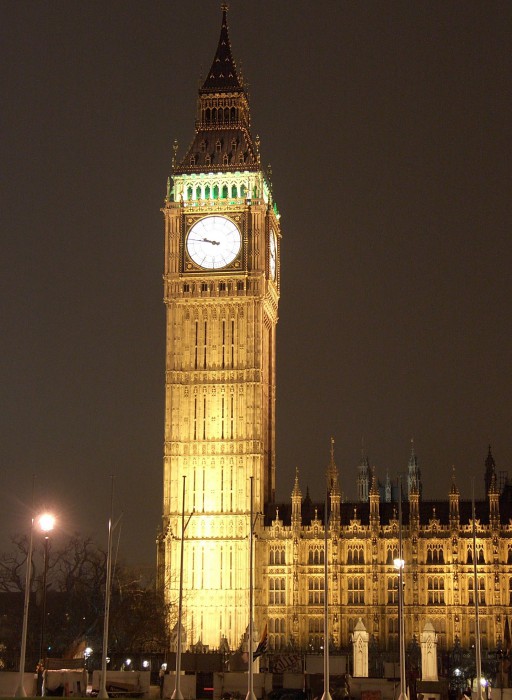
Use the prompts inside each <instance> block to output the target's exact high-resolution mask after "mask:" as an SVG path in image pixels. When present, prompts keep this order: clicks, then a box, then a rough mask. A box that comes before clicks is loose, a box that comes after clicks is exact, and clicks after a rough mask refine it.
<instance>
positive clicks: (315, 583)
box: [308, 576, 324, 605]
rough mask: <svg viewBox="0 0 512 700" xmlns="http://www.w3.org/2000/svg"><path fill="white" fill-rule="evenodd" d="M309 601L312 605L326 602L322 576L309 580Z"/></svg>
mask: <svg viewBox="0 0 512 700" xmlns="http://www.w3.org/2000/svg"><path fill="white" fill-rule="evenodd" d="M308 603H309V604H310V605H323V604H324V580H323V578H321V577H320V576H317V577H315V578H310V579H309V581H308Z"/></svg>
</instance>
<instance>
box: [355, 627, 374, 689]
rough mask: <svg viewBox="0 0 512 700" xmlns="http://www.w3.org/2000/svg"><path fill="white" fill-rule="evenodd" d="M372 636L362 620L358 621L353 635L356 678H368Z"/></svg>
mask: <svg viewBox="0 0 512 700" xmlns="http://www.w3.org/2000/svg"><path fill="white" fill-rule="evenodd" d="M369 637H370V635H369V634H368V632H367V631H366V627H365V626H364V624H363V621H362V620H361V618H359V620H358V621H357V624H356V626H355V627H354V632H353V633H352V650H353V658H354V663H353V668H354V678H368V639H369Z"/></svg>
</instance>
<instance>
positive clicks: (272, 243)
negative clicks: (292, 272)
mask: <svg viewBox="0 0 512 700" xmlns="http://www.w3.org/2000/svg"><path fill="white" fill-rule="evenodd" d="M268 244H269V259H268V263H269V270H270V278H271V279H272V280H275V278H276V258H277V244H276V234H275V233H274V231H273V230H272V229H270V237H269V242H268Z"/></svg>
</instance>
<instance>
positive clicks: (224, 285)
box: [219, 282, 226, 292]
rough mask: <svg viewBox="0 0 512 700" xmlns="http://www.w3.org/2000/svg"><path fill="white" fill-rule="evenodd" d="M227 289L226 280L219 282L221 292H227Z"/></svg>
mask: <svg viewBox="0 0 512 700" xmlns="http://www.w3.org/2000/svg"><path fill="white" fill-rule="evenodd" d="M225 291H226V283H225V282H220V284H219V292H225Z"/></svg>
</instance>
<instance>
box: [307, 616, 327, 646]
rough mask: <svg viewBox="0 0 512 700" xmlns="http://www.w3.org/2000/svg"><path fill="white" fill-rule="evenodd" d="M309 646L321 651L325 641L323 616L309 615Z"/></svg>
mask: <svg viewBox="0 0 512 700" xmlns="http://www.w3.org/2000/svg"><path fill="white" fill-rule="evenodd" d="M308 633H309V648H310V650H311V651H320V649H321V648H322V646H323V643H324V621H323V618H322V617H308Z"/></svg>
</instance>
